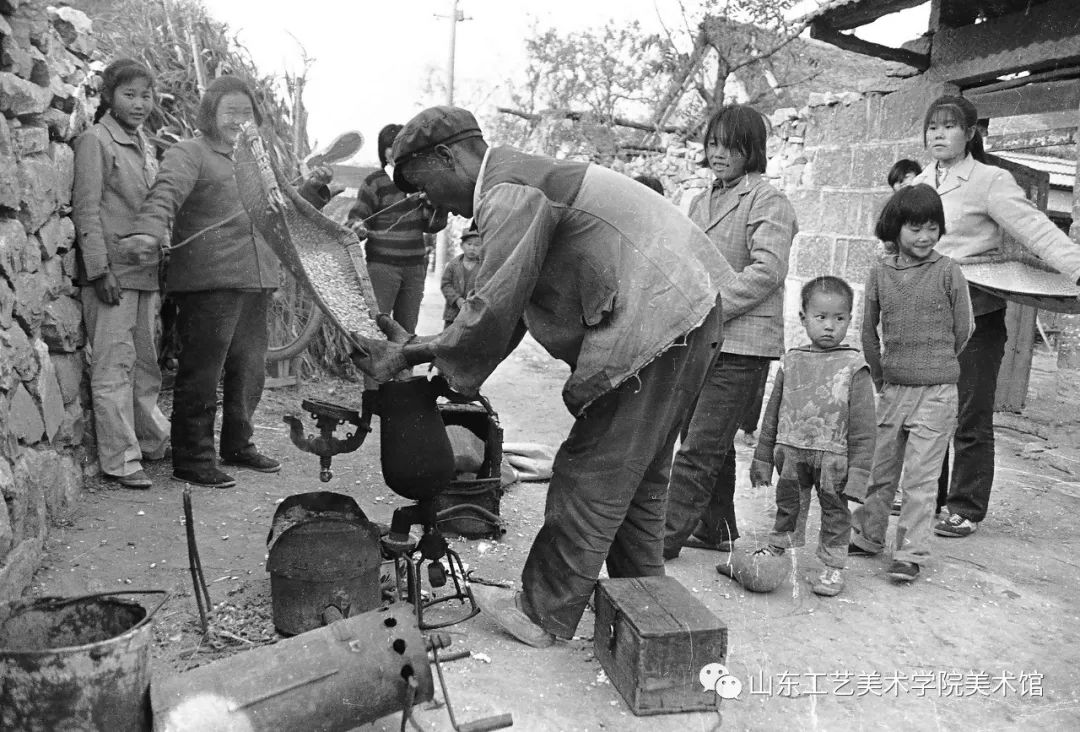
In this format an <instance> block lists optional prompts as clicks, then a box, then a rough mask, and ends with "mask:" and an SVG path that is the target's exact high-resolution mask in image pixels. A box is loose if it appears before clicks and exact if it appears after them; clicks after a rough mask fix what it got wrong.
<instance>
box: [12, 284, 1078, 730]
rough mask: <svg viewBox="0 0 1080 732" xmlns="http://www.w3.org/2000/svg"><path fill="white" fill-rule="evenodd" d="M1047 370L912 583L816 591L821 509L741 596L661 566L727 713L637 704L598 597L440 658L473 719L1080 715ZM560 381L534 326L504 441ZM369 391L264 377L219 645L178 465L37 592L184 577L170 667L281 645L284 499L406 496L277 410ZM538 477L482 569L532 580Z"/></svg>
mask: <svg viewBox="0 0 1080 732" xmlns="http://www.w3.org/2000/svg"><path fill="white" fill-rule="evenodd" d="M440 311H441V297H440V296H439V294H438V290H437V283H434V282H430V283H429V293H428V296H427V298H426V300H425V307H424V314H423V318H422V322H421V327H420V328H419V330H420V332H422V333H423V332H433V331H434V330H435V329H436V328H437V327H438V324H439V320H438V318H439V316H440ZM1053 369H1054V366H1053V358H1052V356H1050V355H1049V354H1047V353H1040V354H1039V355H1038V356H1037V358H1036V363H1035V369H1034V371H1033V375H1032V388H1031V393H1030V400H1029V401H1030V406H1029V408H1028V410H1027V411H1026V413H1025V415H1024V416H1022V417H1020V416H1012V415H1010V416H1006V417H1003V418H1002V419H1001V423H1000V424H999V426H998V429H997V439H998V478H997V482H996V484H995V489H994V495H993V498H992V502H991V508H990V513H989V516H988V518H987V520H986V521H985V522H983V523H982V524H981V525H980V527H979V530H978V532H977V533H976V534H974V535H973V536H971V537H969V538H967V539H962V540H960V539H952V540H950V539H940V538H935V542H934V551H935V553H936V557H935V559H934V561H933V562H932V563H930V564H929V565H928V566H926V567H925V568H924V570H923V573H922V576H921V577H920V578H919V580H918V581H917V582H915V583H913V584H910V585H904V586H901V585H895V584H892V583H890V582H888V581H887V580H886V578H885V575H884V569H885V560H883V559H862V558H853V559H851V560H850V561H849V569H848V570H847V583H848V584H847V588H846V589H845V590H844V592H843V594H841V595H840V596H839V597H836V598H831V599H830V598H821V597H817V596H815V595H813V594H812V593H810V592H809V585H808V579H809V578H811V577H813V576H814V575H815V574H816V573H817V572H818V571H819V569H820V565H819V562H818V560H817V559H816V557H815V556H814V546H815V542H814V540H813V537H814V536H815V535H816V529H817V519H816V516H815V515H812V516H811V519H810V528H809V533H810V536H811V543H810V546H808V547H807V548H806V549H803V550H800V551H798V552H796V561H795V568H794V571H793V573H792V576H791V578H790V579H789V580H788V581H786V582H785V583H784V584H783V585H782V586H781V587H780V588H779V589H778V590H777V591H775V592H773V593H771V594H767V595H757V594H752V593H748V592H746V591H744V590H743V589H742V588H741V587H740V586H738V585H736V584H735V583H733V582H732V581H731V580H729V579H727V578H726V577H723V576H720V575H719V574H717V572H716V571H715V569H714V566H715V564H716V562H717V560H718V556H717V555H716V554H715V553H711V552H705V551H700V550H686V551H684V552H683V554H682V556H681V557H680V558H678V559H677V560H674V561H672V562H670V563H669V564H668V573H669V574H670V575H672V576H674V577H675V578H677V579H678V580H679V581H680V582H682V584H683V585H685V586H686V587H687V588H689V589H690V590H691V591H692V592H693V593H694V594H695V596H696V597H698V598H699V599H700V600H701V601H702V602H703V603H704V604H705V605H706V606H707V607H709V608H710V609H711V610H712V611H713V612H714V613H715V614H716V615H717V617H719V618H720V619H721V620H722V621H723V622H724V623H725V624H726V625H727V628H728V630H729V649H728V656H727V658H726V659H715V660H716V661H721V660H722V661H724V663H725V664H726V665H727V667H728V669H729V671H730V673H731V674H732V675H734V676H735V677H736V678H738V679H739V680H740V681H741V683H742V693H741V695H740V696H739V697H738V698H736V699H730V700H722V701H718V711H717V712H707V713H706V712H702V713H691V714H672V715H663V716H653V717H634V716H633V715H632V714H631V713H630V712H629V710H628V707H627V706H626V704H625V703H624V701H623V699H622V697H621V696H620V695H619V692H618V691H617V690H616V689H615V688H614V687H613V686H612V684H611V683H610V681H609V680H608V679H607V677H606V675H605V674H603V673H602V671H601V668H600V665H599V663H598V661H597V660H596V658H595V657H594V654H593V646H592V635H593V617H592V615H591V614H590V613H586V616H585V618H584V619H583V620H582V624H581V626H580V627H579V630H578V633H579V637H578V638H575V639H574V640H572V641H569V642H559V643H557V644H556V645H555V646H554V647H552V648H549V649H545V650H534V649H531V648H528V647H526V646H522V645H520V644H518V643H516V642H514V641H513V640H511V639H510V638H509V637H507V636H505V635H504V634H502V633H501V632H500V631H499V630H498V629H497V628H496V627H495V626H494V625H493V624H492V623H491V622H490V621H489V620H488V619H487V618H485V617H484V616H483V615H482V614H481V615H480V616H478V617H476V618H474V619H472V620H469V621H467V622H465V623H462V624H460V625H456V626H454V627H452V628H451V631H452V632H453V638H454V647H453V648H452V649H451V650H455V649H458V650H460V649H468V650H470V651H472V653H473V656H472V657H471V658H467V659H464V660H459V661H454V662H452V663H449V664H446V666H445V669H446V673H447V684H448V687H449V690H450V696H451V703H452V704H453V707H454V710H455V714H456V716H457V719H458V722H459V723H461V722H469V721H473V720H476V719H478V718H480V717H486V716H489V715H493V714H499V713H506V712H508V713H512V714H513V718H514V727H513V728H514V729H518V730H559V731H563V730H613V729H614V730H648V731H649V732H659V731H660V730H713V729H753V730H771V729H823V730H834V729H836V730H840V729H844V730H846V729H867V730H877V729H881V730H891V729H917V730H924V729H979V730H999V729H1000V730H1005V729H1017V730H1019V729H1023V730H1031V729H1053V730H1064V729H1080V692H1078V689H1080V670H1078V663H1077V662H1078V661H1080V651H1078V649H1080V583H1078V582H1077V576H1078V574H1077V572H1078V568H1080V558H1078V556H1080V552H1078V529H1077V522H1076V520H1075V517H1076V516H1077V515H1078V513H1080V430H1078V427H1080V418H1078V417H1077V409H1076V405H1068V407H1063V406H1062V405H1058V404H1055V403H1054V401H1053V399H1052V388H1051V385H1052V382H1053V376H1054V374H1053ZM565 376H566V369H565V368H564V367H562V366H560V365H558V364H556V363H554V362H553V361H552V360H551V359H550V358H549V357H548V356H547V355H546V354H544V353H543V352H542V351H541V349H540V348H539V347H538V346H536V344H535V343H531V342H528V341H527V342H526V343H525V344H523V345H522V347H521V348H519V349H518V350H517V351H516V352H515V353H514V355H513V356H512V357H511V358H510V359H508V360H507V362H506V363H504V364H503V365H502V366H501V367H500V368H499V369H498V370H497V371H496V373H495V375H494V376H493V377H492V378H491V380H490V381H489V382H488V384H487V386H486V387H485V389H484V393H485V394H486V395H487V396H488V397H489V398H490V400H491V402H492V404H493V405H494V407H495V409H496V410H497V412H498V413H499V416H500V419H501V423H502V425H503V427H504V429H505V439H506V441H508V442H511V441H513V442H520V441H528V442H540V443H546V444H549V445H552V446H555V445H558V443H559V442H560V440H561V439H562V437H563V436H564V435H565V434H566V432H567V430H568V428H569V426H570V423H571V419H570V417H569V415H568V414H567V413H566V410H565V408H564V407H563V405H562V402H561V398H560V389H561V385H562V382H563V380H564V379H565ZM359 393H360V392H359V388H358V387H357V386H356V385H354V384H349V383H345V382H341V381H336V380H322V381H314V382H309V383H306V384H304V385H303V386H302V387H300V388H286V389H278V390H273V391H268V392H267V393H266V395H265V397H264V399H263V402H262V405H261V406H260V408H259V412H258V423H259V424H258V430H257V440H258V443H259V445H260V447H261V448H262V449H263V450H264V451H265V452H267V453H269V454H271V455H274V456H276V457H279V458H280V459H282V460H283V462H284V469H283V470H282V471H281V473H280V474H278V475H274V476H265V475H261V474H258V473H252V472H246V471H234V474H235V476H236V477H237V479H238V481H239V483H238V486H237V487H236V488H235V489H233V490H226V491H220V490H217V491H215V490H209V489H197V490H196V491H195V494H194V513H195V522H196V527H197V535H198V544H199V551H200V553H201V556H202V562H203V566H204V571H205V575H206V578H207V580H208V581H209V583H210V593H211V597H212V600H213V602H214V603H215V605H216V606H217V609H216V610H215V615H214V621H213V622H214V626H215V627H216V628H219V629H221V630H222V631H224V632H223V633H221V634H219V635H218V638H219V641H220V646H221V647H219V648H214V647H211V645H209V644H207V643H204V642H202V640H201V635H200V633H199V628H198V614H197V611H196V605H195V602H194V597H193V594H192V591H191V582H190V577H189V574H188V564H187V553H186V545H185V538H184V527H183V522H182V515H183V514H182V506H181V486H180V484H177V483H175V482H172V481H171V480H170V478H169V476H170V470H169V466H168V464H164V465H162V464H154V465H151V466H150V468H149V472H150V473H151V474H152V477H153V478H154V479H155V485H154V487H153V489H151V490H149V491H146V492H139V491H129V490H123V489H118V488H115V487H114V486H112V485H106V484H102V483H101V482H99V481H91V482H90V483H89V484H88V486H87V491H86V494H85V497H84V499H83V500H82V501H80V502H79V504H78V505H77V506H75V507H74V508H73V510H72V512H71V513H70V515H68V516H66V517H65V518H64V519H63V520H62V521H61V522H59V523H58V525H56V526H55V527H54V528H53V530H52V532H51V536H50V540H49V542H48V546H47V556H46V559H45V562H44V565H43V567H42V568H41V570H40V571H39V572H38V574H37V575H36V577H35V580H34V583H33V585H32V587H31V588H30V594H33V595H67V596H70V595H76V594H81V593H85V592H94V591H102V590H121V591H122V590H124V589H134V588H162V589H168V590H171V591H172V593H173V594H172V597H171V599H170V601H169V602H168V603H167V604H166V605H165V607H164V608H163V609H162V610H161V611H160V612H159V613H158V615H157V617H156V621H155V638H156V641H157V642H156V643H155V647H154V674H155V677H156V676H167V675H170V674H174V673H177V672H180V671H183V670H185V669H188V668H192V667H194V666H198V665H201V664H205V663H208V662H210V661H213V660H215V659H218V658H221V657H223V656H225V655H228V654H232V653H237V652H241V651H243V650H246V649H248V648H251V647H253V646H255V645H259V644H263V643H267V642H270V641H272V640H273V639H275V638H276V635H275V633H274V630H273V624H272V621H271V616H270V609H269V596H270V592H269V577H268V575H267V573H266V571H265V568H264V560H265V556H266V535H267V532H268V530H269V528H270V523H271V519H272V517H273V514H274V510H275V508H276V505H277V503H278V502H279V501H280V500H281V499H283V498H285V497H286V496H289V495H292V494H296V493H301V492H306V491H312V490H335V491H339V492H343V493H347V494H349V495H351V496H353V497H354V498H355V499H356V500H357V502H358V503H359V505H360V506H361V508H362V509H363V510H364V511H365V512H366V513H367V515H368V516H369V517H370V518H372V519H374V520H377V521H383V522H388V521H389V519H390V514H391V512H392V510H393V508H394V507H395V506H397V505H401V504H402V503H403V501H402V500H401V499H399V498H398V497H396V496H395V495H394V494H392V493H391V492H390V491H389V490H388V489H387V488H386V487H385V486H384V485H383V483H382V480H381V476H380V472H379V463H378V430H377V429H376V431H375V433H373V434H372V435H371V436H370V437H369V438H368V440H367V441H366V442H365V444H364V445H363V446H362V447H361V448H360V450H359V451H357V452H355V453H352V454H350V455H346V456H341V457H338V458H336V459H335V461H334V471H335V477H334V479H333V481H332V482H330V483H328V484H322V483H320V482H319V480H318V466H317V461H316V459H315V458H314V457H312V456H310V455H307V454H304V453H301V452H299V451H298V450H297V449H295V448H294V447H293V446H292V444H291V443H290V442H289V440H288V435H287V432H286V429H285V426H284V425H283V424H282V421H281V417H282V415H284V414H287V413H296V414H299V413H300V410H299V403H300V400H301V398H302V397H304V396H315V397H318V398H321V399H325V400H328V401H333V402H338V403H341V404H345V405H350V406H353V407H354V408H358V407H359ZM303 416H304V418H305V423H306V424H308V423H310V421H311V420H310V418H309V417H308V416H307V415H303ZM376 422H377V420H376ZM376 427H377V424H376ZM750 449H751V448H750V447H748V446H746V445H740V446H739V448H738V457H739V462H740V468H739V476H740V478H739V479H740V484H739V487H738V491H737V498H736V500H737V506H738V511H739V516H740V526H741V528H742V530H743V532H744V538H743V539H741V540H740V541H741V542H744V543H749V544H753V543H755V542H758V541H762V540H764V537H765V536H766V535H767V533H768V530H769V528H770V526H771V522H772V518H773V506H772V496H771V494H770V493H769V492H768V491H753V490H751V489H750V487H749V482H748V480H747V479H746V470H745V469H746V467H747V461H748V459H749V455H750ZM545 487H546V486H545V484H543V483H519V484H517V485H515V486H514V487H512V488H511V489H510V490H509V492H508V493H507V494H506V495H505V496H504V497H503V499H502V504H501V510H502V516H503V517H504V518H505V519H506V524H507V533H506V535H505V536H504V537H503V538H502V540H501V541H497V542H496V541H490V540H477V541H466V540H458V541H455V542H454V548H455V549H457V551H458V552H460V554H461V556H462V558H463V559H464V561H465V562H466V563H467V564H468V565H469V566H470V568H471V569H472V570H473V573H474V576H476V577H479V578H481V579H483V580H485V581H489V582H503V583H516V582H517V581H518V579H519V573H520V569H521V566H522V564H523V562H524V559H525V556H526V554H527V552H528V549H529V545H530V542H531V540H532V537H533V535H534V534H535V532H536V531H537V530H538V529H539V528H540V525H541V523H542V516H543V504H544V494H545ZM702 693H703V694H706V692H704V691H703V692H702ZM706 698H710V699H711V698H715V697H713V696H708V697H706ZM435 699H436V701H435V702H433V703H429V704H426V705H425V706H424V708H422V709H421V710H419V711H418V712H417V714H416V718H417V720H418V721H419V722H420V724H422V725H423V727H424V729H427V730H444V729H445V730H449V729H451V726H450V722H449V719H448V717H447V714H446V708H445V706H444V705H443V703H442V694H441V693H440V692H438V691H437V692H436V695H435ZM399 725H400V715H392V716H388V717H384V718H382V719H381V720H379V721H378V722H375V723H373V724H370V725H367V726H365V727H363V728H362V729H368V730H396V729H398V728H399Z"/></svg>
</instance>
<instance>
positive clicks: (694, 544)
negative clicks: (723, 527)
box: [683, 534, 735, 552]
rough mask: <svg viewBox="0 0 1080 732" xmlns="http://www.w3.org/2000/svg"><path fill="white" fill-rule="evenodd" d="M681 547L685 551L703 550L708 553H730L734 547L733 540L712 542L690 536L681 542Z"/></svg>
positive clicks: (694, 535)
mask: <svg viewBox="0 0 1080 732" xmlns="http://www.w3.org/2000/svg"><path fill="white" fill-rule="evenodd" d="M683 546H684V547H686V548H687V549H705V550H707V551H710V552H730V551H731V550H732V549H733V548H734V547H735V540H734V539H731V540H730V541H718V542H712V541H707V540H705V539H702V538H701V537H700V536H697V535H696V534H691V535H690V536H688V537H687V538H686V541H684V542H683Z"/></svg>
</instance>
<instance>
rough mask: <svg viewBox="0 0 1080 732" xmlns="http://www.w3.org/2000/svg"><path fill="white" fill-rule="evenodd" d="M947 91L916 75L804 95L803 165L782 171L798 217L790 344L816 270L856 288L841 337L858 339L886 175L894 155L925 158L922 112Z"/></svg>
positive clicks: (799, 335)
mask: <svg viewBox="0 0 1080 732" xmlns="http://www.w3.org/2000/svg"><path fill="white" fill-rule="evenodd" d="M946 91H947V89H946V88H945V86H944V85H942V84H937V83H933V82H930V81H927V80H925V79H924V78H922V77H916V78H912V79H908V80H906V81H904V82H903V83H902V84H900V86H899V88H898V90H897V91H894V92H891V93H888V94H885V93H869V94H843V95H839V96H836V95H828V96H819V95H811V99H810V102H809V104H808V106H807V107H806V108H804V109H803V110H801V111H800V113H799V116H800V120H801V121H803V122H804V123H805V139H804V140H803V145H804V149H803V156H804V158H805V160H806V165H805V167H804V168H803V170H802V171H801V173H800V175H799V176H798V177H786V176H785V177H784V185H783V188H784V190H785V192H786V193H787V195H788V197H789V198H790V199H791V202H792V204H793V205H794V207H795V211H796V214H797V216H798V219H799V234H798V236H796V238H795V242H794V246H793V247H792V252H791V261H790V271H789V273H788V280H787V298H786V306H785V318H786V323H785V325H786V327H785V333H786V337H787V342H788V345H789V346H792V345H796V344H799V343H803V342H805V340H806V338H805V334H804V333H803V329H802V326H801V325H800V324H799V317H798V316H799V297H798V293H799V290H800V289H801V288H802V286H803V284H804V283H805V282H806V281H807V280H810V279H812V278H814V277H817V276H819V275H823V274H832V275H837V276H839V277H843V278H844V279H845V280H847V281H848V283H849V284H851V286H852V287H853V288H854V289H855V292H856V304H855V312H854V318H853V323H852V326H851V328H850V329H849V331H848V338H847V340H848V342H849V343H852V344H853V345H856V346H857V345H858V344H859V334H858V328H859V325H860V322H861V319H862V318H861V314H862V303H861V296H862V290H863V284H864V282H865V280H866V276H867V274H868V273H869V270H870V266H871V264H872V263H873V262H874V260H875V259H876V258H877V257H879V256H880V255H881V251H882V250H881V242H879V241H878V240H877V239H876V238H875V237H874V224H875V222H876V221H877V217H878V213H879V212H880V210H881V207H882V206H883V205H884V204H885V202H886V201H887V200H888V198H889V195H890V194H891V193H892V191H891V190H890V188H889V186H888V184H887V183H886V180H885V177H886V175H887V174H888V172H889V168H891V167H892V164H893V163H895V162H896V161H897V160H899V159H901V158H911V159H912V160H917V161H919V162H920V163H922V164H923V165H925V164H926V159H927V156H926V151H925V150H924V149H923V143H922V121H923V115H924V113H925V111H926V107H927V105H929V103H930V102H931V101H933V100H934V99H935V98H936V97H938V96H939V95H941V94H944V93H946Z"/></svg>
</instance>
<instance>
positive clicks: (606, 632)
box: [593, 577, 727, 715]
mask: <svg viewBox="0 0 1080 732" xmlns="http://www.w3.org/2000/svg"><path fill="white" fill-rule="evenodd" d="M595 604H596V629H595V632H594V633H593V643H594V645H595V649H596V657H597V658H598V659H599V660H600V665H601V666H602V667H603V668H604V671H605V672H606V673H607V675H608V678H610V679H611V682H612V683H613V684H614V685H615V688H616V689H618V690H619V693H620V694H622V695H623V698H624V699H626V703H627V704H628V705H629V706H630V710H631V711H632V712H633V713H634V714H637V715H646V714H670V713H675V712H691V711H707V710H711V709H715V708H716V693H715V692H714V691H712V690H708V691H706V690H705V689H703V688H702V686H701V683H700V681H699V680H698V673H699V672H700V671H701V668H702V667H703V666H705V665H706V664H709V663H724V661H725V657H726V655H727V628H726V627H725V626H724V624H723V623H722V622H720V620H719V619H718V618H717V617H716V616H715V615H713V613H712V612H711V611H710V610H709V609H708V608H707V607H705V606H704V605H703V604H701V601H700V600H698V599H697V598H696V597H694V596H693V595H692V594H691V593H690V591H689V590H687V589H686V588H685V587H683V586H682V585H681V584H679V582H678V580H676V579H674V578H673V577H636V578H629V579H603V580H600V581H599V583H597V588H596V603H595Z"/></svg>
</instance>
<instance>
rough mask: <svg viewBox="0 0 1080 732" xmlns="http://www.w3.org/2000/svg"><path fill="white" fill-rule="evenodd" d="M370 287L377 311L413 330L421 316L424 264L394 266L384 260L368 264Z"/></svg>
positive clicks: (425, 270)
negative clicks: (373, 293) (373, 294)
mask: <svg viewBox="0 0 1080 732" xmlns="http://www.w3.org/2000/svg"><path fill="white" fill-rule="evenodd" d="M368 276H369V277H371V288H372V289H373V290H374V291H375V299H376V300H377V301H378V304H379V312H381V313H387V314H389V315H391V316H393V318H394V320H396V321H397V322H398V324H399V325H401V327H402V328H404V329H405V330H407V331H409V332H410V333H415V332H416V322H417V320H419V318H420V302H421V301H422V300H423V299H424V278H425V277H426V276H427V267H426V266H425V265H423V264H407V265H401V266H399V265H396V264H386V263H384V262H371V263H369V264H368Z"/></svg>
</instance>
